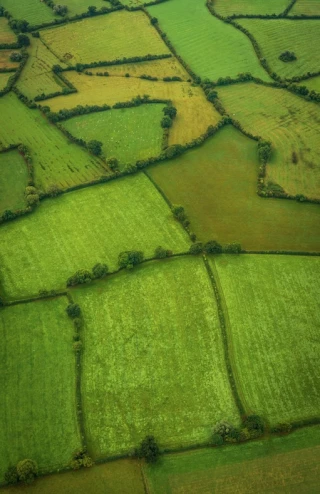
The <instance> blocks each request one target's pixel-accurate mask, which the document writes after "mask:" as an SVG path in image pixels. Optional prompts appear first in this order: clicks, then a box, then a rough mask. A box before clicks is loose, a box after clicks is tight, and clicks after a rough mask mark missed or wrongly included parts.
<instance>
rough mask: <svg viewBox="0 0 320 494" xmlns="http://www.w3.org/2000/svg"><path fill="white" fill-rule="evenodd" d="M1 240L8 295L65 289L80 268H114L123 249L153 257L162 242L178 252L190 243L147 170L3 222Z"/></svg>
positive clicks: (0, 254)
mask: <svg viewBox="0 0 320 494" xmlns="http://www.w3.org/2000/svg"><path fill="white" fill-rule="evenodd" d="M80 213H81V214H80ZM22 232H23V235H22ZM0 238H1V242H0V243H1V252H0V260H1V262H0V266H1V267H0V278H1V281H2V285H3V289H4V292H5V293H6V295H7V296H8V297H14V296H16V297H17V296H18V297H21V296H23V295H26V294H32V293H37V292H38V290H39V289H43V288H46V289H51V288H59V287H61V288H62V287H64V286H65V283H66V280H67V278H68V277H69V276H71V275H72V274H73V273H75V271H77V270H78V269H91V268H92V266H93V265H94V264H96V263H97V262H106V263H107V264H108V266H109V268H110V269H112V270H113V269H115V268H116V267H117V260H118V254H119V253H120V252H121V251H124V250H131V249H136V250H142V251H144V252H145V255H146V256H150V255H152V254H153V252H154V249H155V248H156V247H158V246H159V245H163V247H165V248H168V249H172V250H173V251H174V252H185V251H186V250H188V247H189V239H188V237H187V234H186V233H185V231H184V230H183V228H182V227H181V226H180V224H179V223H178V222H177V221H176V220H174V218H173V215H172V214H171V211H170V210H169V208H168V206H167V204H166V203H165V201H164V199H163V198H162V197H161V195H160V194H159V193H158V192H157V190H156V189H155V188H154V187H153V186H152V184H151V183H150V181H149V180H148V179H147V178H146V177H145V176H144V175H143V174H141V175H135V176H132V177H126V178H125V179H120V180H116V181H114V182H112V183H110V184H104V185H98V186H95V187H90V188H86V189H82V190H79V191H77V192H71V193H68V194H65V195H63V196H60V197H57V198H55V199H50V200H47V201H45V202H43V203H42V204H41V206H40V207H39V208H38V209H37V210H36V211H35V212H34V213H33V214H32V215H29V216H28V217H24V218H21V219H18V220H15V221H13V222H11V223H7V224H4V225H2V227H1V229H0ZM31 273H32V275H31Z"/></svg>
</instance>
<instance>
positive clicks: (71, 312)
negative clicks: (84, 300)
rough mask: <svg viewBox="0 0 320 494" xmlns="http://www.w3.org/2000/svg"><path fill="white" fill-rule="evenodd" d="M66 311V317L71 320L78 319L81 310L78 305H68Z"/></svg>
mask: <svg viewBox="0 0 320 494" xmlns="http://www.w3.org/2000/svg"><path fill="white" fill-rule="evenodd" d="M66 311H67V314H68V316H69V317H71V318H72V319H75V318H78V317H79V316H80V314H81V309H80V307H79V305H78V304H69V305H68V307H67V309H66Z"/></svg>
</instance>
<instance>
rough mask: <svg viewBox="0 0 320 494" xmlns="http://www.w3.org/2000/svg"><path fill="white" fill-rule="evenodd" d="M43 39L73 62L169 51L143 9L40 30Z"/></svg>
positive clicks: (55, 51)
mask: <svg viewBox="0 0 320 494" xmlns="http://www.w3.org/2000/svg"><path fill="white" fill-rule="evenodd" d="M137 33H139V36H137ZM41 38H42V39H43V40H44V41H45V43H46V44H48V45H49V46H50V48H51V49H52V51H53V53H55V54H56V55H57V57H58V58H59V59H60V60H64V61H66V62H68V63H70V64H72V65H75V64H76V63H91V62H98V61H100V60H103V61H105V60H116V59H117V58H119V59H121V58H124V57H128V58H130V57H138V56H140V57H141V56H144V55H147V54H152V55H159V54H163V53H169V50H168V48H167V46H166V45H165V44H164V42H163V41H162V39H161V38H160V36H159V35H158V33H157V31H156V30H155V29H154V28H153V27H152V26H151V24H150V21H149V19H148V17H147V16H146V15H145V14H144V13H143V12H130V13H129V12H127V11H125V10H121V11H119V12H114V13H112V14H109V15H101V16H97V17H92V18H90V19H84V20H81V21H79V22H75V23H72V24H67V25H65V26H61V27H56V28H52V29H46V30H44V31H41Z"/></svg>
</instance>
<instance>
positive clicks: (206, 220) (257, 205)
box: [148, 126, 320, 251]
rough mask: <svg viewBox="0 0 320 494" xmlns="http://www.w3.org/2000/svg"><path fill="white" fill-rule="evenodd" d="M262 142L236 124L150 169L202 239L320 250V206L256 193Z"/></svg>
mask: <svg viewBox="0 0 320 494" xmlns="http://www.w3.org/2000/svg"><path fill="white" fill-rule="evenodd" d="M257 169H258V159H257V144H256V142H255V141H252V140H250V139H248V138H247V137H244V136H243V135H242V134H241V133H240V132H239V131H237V130H236V129H234V127H232V126H228V127H225V128H224V129H222V130H221V131H219V133H218V134H217V135H216V136H214V137H213V138H211V139H209V140H207V141H206V142H205V143H204V144H203V145H202V146H201V147H200V148H198V149H193V150H191V151H188V152H187V153H185V154H184V155H183V156H181V157H179V158H176V159H175V160H172V161H169V162H166V163H165V164H164V165H162V164H159V165H156V166H154V167H152V168H149V169H148V173H150V175H151V176H152V178H153V179H154V180H155V181H156V182H157V184H158V185H159V186H160V187H161V188H162V189H163V190H164V192H165V194H166V195H167V196H168V197H169V199H170V200H171V201H172V202H173V203H176V204H182V205H184V206H185V208H186V212H187V214H188V216H189V219H190V221H191V229H192V230H193V231H194V232H195V233H196V234H197V236H198V237H199V238H200V239H201V240H205V241H207V240H210V239H212V238H214V239H216V240H218V241H219V242H221V243H228V242H232V241H238V242H241V245H242V246H243V248H245V249H248V250H292V251H319V247H320V235H319V221H320V220H319V214H320V207H319V206H318V205H314V204H301V203H297V202H295V201H288V200H283V199H264V198H261V197H259V196H258V195H257V194H256V184H257Z"/></svg>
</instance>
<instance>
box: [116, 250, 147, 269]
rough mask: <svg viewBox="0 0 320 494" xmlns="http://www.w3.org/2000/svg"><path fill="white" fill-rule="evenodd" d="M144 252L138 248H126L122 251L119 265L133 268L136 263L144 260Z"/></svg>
mask: <svg viewBox="0 0 320 494" xmlns="http://www.w3.org/2000/svg"><path fill="white" fill-rule="evenodd" d="M143 257H144V256H143V252H141V251H138V250H126V251H124V252H120V254H119V257H118V265H119V267H120V268H129V269H130V268H133V266H135V265H136V264H140V263H141V262H142V261H143Z"/></svg>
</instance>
